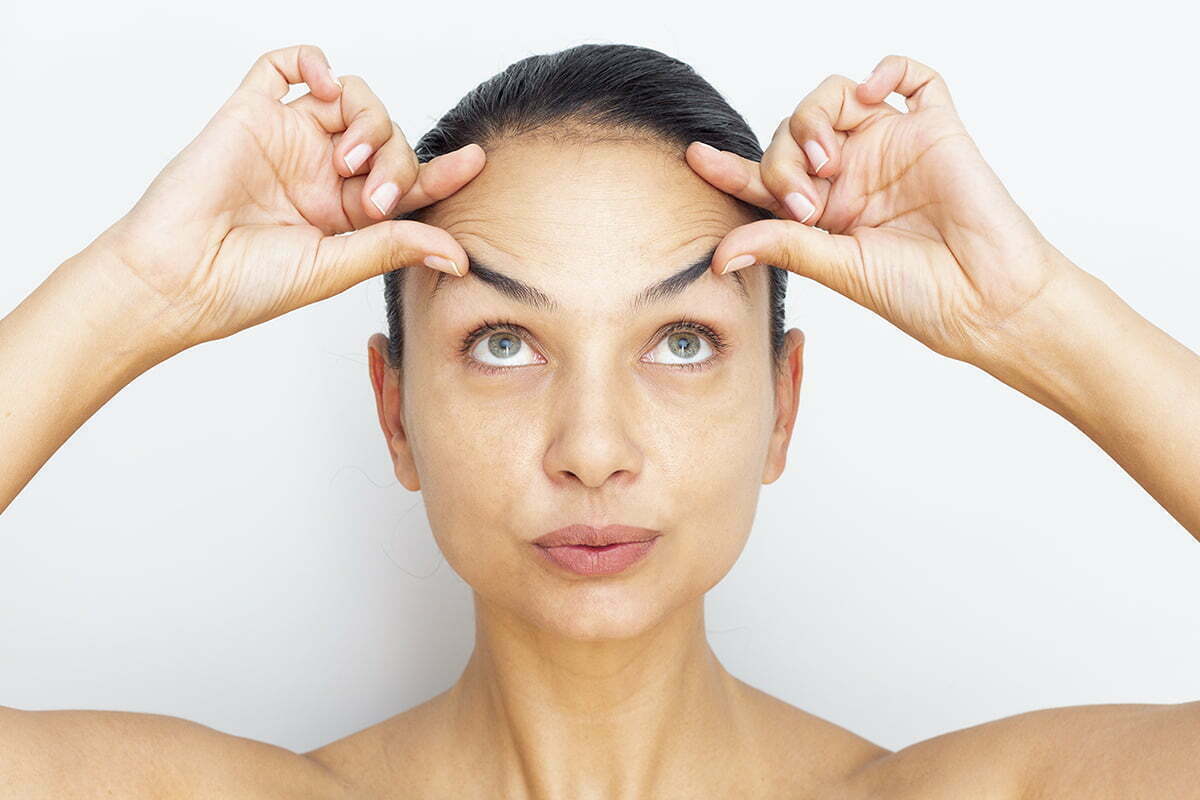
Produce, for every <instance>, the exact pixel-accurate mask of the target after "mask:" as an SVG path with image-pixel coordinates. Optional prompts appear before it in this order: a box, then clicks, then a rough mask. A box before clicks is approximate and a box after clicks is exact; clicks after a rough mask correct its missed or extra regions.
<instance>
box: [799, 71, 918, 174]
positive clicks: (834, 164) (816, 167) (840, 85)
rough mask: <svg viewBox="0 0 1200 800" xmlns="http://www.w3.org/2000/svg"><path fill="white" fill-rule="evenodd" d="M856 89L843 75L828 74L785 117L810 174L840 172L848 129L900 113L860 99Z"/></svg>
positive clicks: (885, 106) (886, 105)
mask: <svg viewBox="0 0 1200 800" xmlns="http://www.w3.org/2000/svg"><path fill="white" fill-rule="evenodd" d="M856 88H857V84H856V83H855V82H854V81H852V80H850V79H849V78H847V77H846V76H844V75H830V76H829V77H828V78H826V79H825V80H823V81H821V83H820V84H818V85H817V88H815V89H813V90H812V91H811V92H809V93H808V94H807V95H805V97H804V99H803V100H801V101H800V102H799V103H797V104H796V108H795V109H794V110H793V111H792V114H791V116H790V117H789V118H788V120H787V123H788V130H789V131H790V133H791V138H792V140H793V141H794V142H796V143H798V145H799V147H800V148H801V149H803V151H804V153H805V156H806V157H807V159H808V161H809V162H810V165H811V167H812V174H813V175H816V176H818V177H822V178H833V177H835V176H837V175H839V174H840V173H841V171H842V145H843V144H844V143H845V141H846V139H847V138H848V137H849V135H850V134H851V132H853V131H855V130H858V128H860V127H861V126H863V125H864V124H865V123H867V122H870V121H872V120H875V119H879V118H881V117H887V116H891V115H894V114H899V113H901V112H900V111H898V110H897V109H895V108H893V107H892V106H890V105H888V104H887V103H883V102H876V103H874V104H868V103H865V102H863V101H862V100H860V99H859V97H858V96H857V94H856V93H855V90H856ZM884 96H886V92H885V93H884Z"/></svg>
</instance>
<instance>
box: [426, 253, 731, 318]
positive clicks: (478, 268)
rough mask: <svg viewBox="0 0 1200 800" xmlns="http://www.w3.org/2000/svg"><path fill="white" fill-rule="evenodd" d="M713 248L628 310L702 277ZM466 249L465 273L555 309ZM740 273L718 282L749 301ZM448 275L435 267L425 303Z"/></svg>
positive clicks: (525, 300) (639, 297) (539, 292)
mask: <svg viewBox="0 0 1200 800" xmlns="http://www.w3.org/2000/svg"><path fill="white" fill-rule="evenodd" d="M716 252H717V248H716V247H714V248H712V249H711V250H709V251H708V252H707V253H705V254H704V255H702V256H701V257H700V258H698V259H697V260H696V261H694V262H692V263H691V264H688V265H687V266H686V267H684V268H683V269H681V270H679V271H678V272H675V273H673V274H672V275H670V276H668V277H666V278H664V279H663V280H661V281H658V282H657V283H653V284H651V285H650V286H647V287H646V288H645V289H643V290H642V291H641V292H639V293H638V294H637V295H635V296H634V298H633V299H632V300H631V301H630V302H629V307H628V310H629V312H630V313H633V312H636V311H638V310H640V309H641V308H644V307H645V306H647V305H650V304H651V303H661V302H663V301H665V300H668V299H670V298H672V297H676V296H677V295H679V294H680V293H682V292H683V290H684V289H686V288H688V287H689V286H691V285H692V284H693V283H695V282H696V281H697V280H699V279H700V278H702V277H703V276H704V273H705V272H708V271H709V268H710V267H711V266H712V257H713V254H714V253H716ZM466 253H467V260H468V264H469V269H468V271H467V276H471V275H474V276H475V277H476V278H478V279H479V280H481V281H483V282H484V283H486V284H487V285H488V286H490V287H492V288H493V289H495V290H496V291H498V292H500V293H501V294H503V295H505V296H506V297H509V298H511V299H513V300H516V301H517V302H519V303H524V304H526V305H529V306H533V307H534V308H537V309H540V310H542V311H557V310H558V309H559V307H560V306H559V303H558V302H557V301H556V300H555V299H554V298H552V297H551V296H550V295H548V294H546V293H545V292H543V291H542V290H541V289H538V288H537V287H535V286H531V285H529V284H528V283H525V282H524V281H520V280H517V279H516V278H513V277H511V276H509V275H505V274H504V273H502V272H499V271H498V270H496V269H494V268H492V267H490V266H488V265H487V264H485V263H484V262H482V261H480V260H479V259H478V258H476V257H475V256H473V255H472V254H471V252H470V251H469V250H468V251H466ZM741 273H742V270H738V271H737V272H734V273H732V274H731V275H730V277H732V278H733V279H734V284H729V283H726V282H725V281H721V284H722V285H724V286H730V287H731V288H734V287H735V286H736V289H737V291H738V293H739V294H740V295H741V297H742V299H743V300H745V302H746V304H747V305H749V304H750V303H751V301H750V292H749V290H747V289H746V278H745V276H744V275H742V274H741ZM449 277H450V276H449V275H447V274H446V273H445V272H442V271H440V270H439V271H438V275H437V279H436V280H435V281H434V284H433V289H432V290H430V292H429V296H428V297H427V298H426V302H427V303H429V302H432V301H433V298H434V295H436V294H437V291H438V289H440V288H441V286H442V284H443V283H444V282H445V280H446V279H448V278H449Z"/></svg>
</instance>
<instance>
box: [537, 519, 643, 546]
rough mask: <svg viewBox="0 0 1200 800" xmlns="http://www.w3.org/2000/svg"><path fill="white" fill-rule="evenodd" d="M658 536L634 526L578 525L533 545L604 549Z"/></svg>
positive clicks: (556, 532)
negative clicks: (586, 546) (581, 545)
mask: <svg viewBox="0 0 1200 800" xmlns="http://www.w3.org/2000/svg"><path fill="white" fill-rule="evenodd" d="M658 535H659V534H658V531H656V530H651V529H650V528H639V527H636V526H634V525H605V526H604V527H603V528H596V527H593V526H591V525H584V524H583V523H576V524H574V525H567V526H566V527H564V528H559V529H558V530H555V531H551V532H550V533H547V534H546V535H545V536H541V537H539V538H537V539H534V540H533V543H534V544H536V545H539V546H541V547H561V546H563V545H568V544H586V545H590V546H592V547H603V546H604V545H606V544H617V543H619V542H644V541H647V540H649V539H653V538H655V537H657V536H658Z"/></svg>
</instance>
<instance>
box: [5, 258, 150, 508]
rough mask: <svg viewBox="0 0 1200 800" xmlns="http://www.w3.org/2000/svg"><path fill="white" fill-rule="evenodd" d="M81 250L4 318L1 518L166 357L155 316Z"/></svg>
mask: <svg viewBox="0 0 1200 800" xmlns="http://www.w3.org/2000/svg"><path fill="white" fill-rule="evenodd" d="M105 258H106V256H105V255H104V254H103V253H100V252H97V251H94V250H92V249H85V250H84V251H82V252H80V253H78V254H77V255H75V256H73V257H71V258H70V259H68V260H67V261H65V262H63V264H61V265H60V266H59V267H58V268H57V269H55V270H54V271H53V272H52V273H51V274H50V276H49V277H47V278H46V280H45V281H44V282H43V283H42V284H41V285H40V286H38V288H37V289H36V290H34V292H33V293H32V294H30V295H29V296H28V297H26V298H25V299H24V300H23V301H22V302H21V304H20V305H18V306H17V307H16V308H15V309H13V311H12V312H11V313H10V314H9V315H8V316H6V317H4V318H3V319H0V453H2V454H3V456H2V461H0V512H3V510H4V509H6V508H7V507H8V506H9V504H10V503H11V502H12V500H13V498H15V497H16V496H17V495H18V494H19V493H20V492H21V490H22V489H23V488H24V487H25V486H26V484H28V482H29V481H30V479H31V478H33V476H34V475H35V474H36V473H37V471H38V470H39V469H41V467H42V465H43V464H45V463H46V461H48V460H49V458H50V456H51V455H53V454H54V452H55V451H57V450H58V448H59V447H60V446H61V445H62V443H63V442H65V441H66V440H67V439H68V438H70V436H71V434H73V433H74V432H75V431H76V430H77V429H78V428H79V426H81V425H82V424H83V423H84V421H86V420H87V419H88V418H89V417H91V415H92V414H93V413H95V411H96V409H98V408H100V406H102V405H104V404H105V403H106V402H108V400H109V399H110V398H111V397H112V396H113V395H115V394H116V393H117V392H118V391H120V389H121V388H122V387H124V386H125V385H127V384H128V383H129V382H130V381H132V380H133V379H134V378H136V377H137V376H138V375H140V374H141V373H143V372H145V371H146V370H147V369H149V368H150V367H151V366H153V365H154V364H155V363H157V362H158V361H160V360H162V359H163V358H165V357H167V353H166V352H159V350H158V348H157V347H156V346H155V342H156V340H155V339H154V338H153V337H151V336H149V335H148V331H149V330H151V328H152V324H151V320H153V319H154V316H155V314H156V313H157V312H158V309H156V308H155V306H154V304H152V303H150V302H147V301H146V299H145V293H141V294H139V293H137V292H135V291H132V289H133V287H130V286H125V285H122V284H121V283H120V281H119V280H118V276H119V271H118V270H115V269H112V268H110V265H108V264H105V263H102V262H103V260H104V259H105Z"/></svg>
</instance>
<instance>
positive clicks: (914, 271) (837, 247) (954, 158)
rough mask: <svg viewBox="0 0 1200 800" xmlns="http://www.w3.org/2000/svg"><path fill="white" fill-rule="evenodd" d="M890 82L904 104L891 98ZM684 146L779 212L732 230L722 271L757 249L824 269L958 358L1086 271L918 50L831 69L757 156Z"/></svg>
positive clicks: (982, 350) (996, 343)
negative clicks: (996, 164)
mask: <svg viewBox="0 0 1200 800" xmlns="http://www.w3.org/2000/svg"><path fill="white" fill-rule="evenodd" d="M893 91H895V92H897V93H899V94H901V95H903V96H904V97H905V98H906V103H907V106H908V109H909V110H908V113H902V112H900V111H898V110H896V109H895V108H893V107H892V106H890V105H889V104H887V103H885V102H883V100H884V98H885V97H887V95H888V94H889V93H890V92H893ZM814 143H815V145H816V146H815V147H814ZM822 150H823V152H821V151H822ZM825 154H828V158H827V159H826V157H825ZM814 157H815V158H816V159H817V160H816V162H815V163H814ZM686 158H687V161H688V163H689V164H690V165H691V167H692V169H693V170H694V171H695V172H696V173H698V174H699V175H700V177H702V178H704V179H705V180H706V181H708V182H709V183H710V184H712V185H713V186H715V187H716V188H718V189H721V190H722V191H724V192H727V193H728V194H731V195H733V196H734V197H737V198H739V199H741V200H744V201H746V202H748V203H751V204H753V205H756V206H760V207H762V208H765V209H768V210H770V211H772V212H773V213H775V214H776V215H777V216H780V217H783V218H782V219H773V220H759V221H756V222H752V223H749V224H747V225H742V226H739V227H737V228H735V229H733V230H732V231H730V232H729V233H728V234H727V235H726V237H725V238H724V240H723V241H722V242H721V244H720V246H719V247H718V248H717V253H716V254H715V255H714V256H713V268H714V270H716V271H718V272H720V271H721V270H722V269H723V267H724V266H725V264H726V262H728V261H729V260H730V259H732V258H734V257H736V256H738V255H741V254H749V255H750V256H751V258H752V260H749V259H748V260H747V265H749V264H752V263H758V264H770V265H773V266H777V267H780V268H783V269H786V270H788V271H790V272H795V273H797V274H799V275H804V276H806V277H809V278H812V279H813V280H816V281H819V282H820V283H822V284H824V285H825V286H828V287H829V288H831V289H833V290H834V291H837V292H839V293H841V294H843V295H845V296H846V297H848V298H850V299H851V300H853V301H854V302H856V303H858V304H860V305H862V306H865V307H866V308H869V309H870V310H872V311H874V312H875V313H876V314H879V315H880V316H882V317H883V318H885V319H887V320H888V321H889V322H891V323H892V324H893V325H895V326H896V327H898V328H900V329H901V330H903V331H904V332H905V333H908V334H909V335H911V336H913V337H914V338H916V339H918V340H919V341H921V342H922V343H924V344H925V345H927V346H928V347H929V348H931V349H932V350H934V351H936V352H938V353H941V354H942V355H945V356H949V357H950V358H955V359H958V360H961V361H968V362H971V363H975V364H977V365H979V366H984V362H987V361H988V360H990V359H991V360H994V359H995V358H996V355H995V354H996V353H997V352H998V350H997V348H999V347H1000V342H1001V341H1008V340H1010V339H1011V338H1012V336H1013V331H1014V330H1015V329H1018V328H1019V327H1020V325H1021V321H1022V319H1023V318H1025V317H1027V315H1030V314H1032V313H1034V311H1035V308H1036V306H1037V301H1038V299H1039V298H1041V297H1044V296H1045V294H1046V292H1047V290H1048V287H1050V286H1051V285H1057V281H1059V279H1060V278H1063V277H1064V276H1067V275H1069V274H1070V272H1071V271H1075V272H1081V270H1079V268H1078V267H1075V265H1074V264H1071V262H1070V261H1068V260H1067V259H1066V258H1065V257H1064V256H1062V254H1061V253H1060V252H1058V251H1057V250H1056V249H1055V248H1054V247H1053V246H1052V245H1051V244H1050V243H1049V242H1048V241H1047V240H1046V239H1045V238H1044V237H1043V236H1042V235H1041V233H1039V232H1038V230H1037V228H1036V227H1035V226H1034V224H1033V222H1032V221H1031V220H1030V219H1029V218H1028V217H1027V216H1026V215H1025V213H1024V212H1023V211H1022V210H1021V209H1020V208H1019V207H1018V206H1017V205H1016V203H1015V202H1013V199H1012V197H1010V196H1009V194H1008V192H1007V191H1006V190H1005V188H1004V186H1003V185H1002V184H1001V183H1000V180H999V179H998V178H997V177H996V175H995V173H993V172H992V170H991V168H990V167H989V166H988V165H987V163H986V162H984V160H983V157H982V156H981V155H980V154H979V151H978V149H977V148H976V146H975V143H974V142H973V141H972V139H971V137H970V136H968V134H967V132H966V130H965V129H964V128H963V124H962V122H961V120H959V118H958V114H957V112H956V111H955V108H954V104H953V103H952V102H951V99H950V94H949V91H948V90H947V88H946V84H945V83H944V82H943V81H942V78H941V77H940V76H939V75H938V74H937V73H936V72H934V71H933V70H932V69H930V68H929V67H927V66H925V65H924V64H920V63H918V62H916V61H913V60H912V59H910V58H905V57H903V56H898V55H889V56H887V57H885V58H884V59H883V60H882V61H880V62H879V65H878V66H877V67H876V68H875V71H874V73H872V75H871V76H870V77H869V78H868V79H867V80H866V81H864V82H863V83H861V84H855V83H854V82H853V81H851V80H850V79H849V78H846V77H843V76H840V75H831V76H830V77H828V78H826V79H825V80H824V81H823V82H822V83H821V84H820V85H819V86H818V87H817V88H816V89H815V90H814V91H812V92H811V93H810V94H809V95H808V96H807V97H805V98H804V99H803V100H802V101H801V102H800V104H799V105H798V106H796V109H795V111H793V112H792V114H791V115H790V116H788V117H786V118H784V120H783V122H781V123H780V125H779V127H778V129H777V130H776V131H775V136H774V138H773V139H772V141H771V144H770V146H769V147H768V148H767V150H766V151H765V153H764V154H763V157H762V161H761V163H760V162H755V161H751V160H748V159H746V158H743V157H741V156H739V155H736V154H734V153H729V152H725V151H718V150H715V149H712V148H709V147H706V146H704V145H703V144H701V143H692V145H690V146H689V148H688V150H687V153H686ZM812 176H816V177H812ZM793 192H799V193H800V195H802V197H801V198H799V203H797V204H796V205H795V206H793V207H791V208H789V206H788V205H787V204H786V203H785V202H784V201H785V200H786V199H787V198H788V195H789V194H791V193H793ZM803 198H807V201H808V202H810V203H811V206H805V205H804V203H805V202H806V201H805V200H804V199H803ZM805 222H807V224H804V223H805ZM821 229H824V230H821ZM825 231H828V233H826V232H825ZM985 368H986V367H985Z"/></svg>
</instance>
